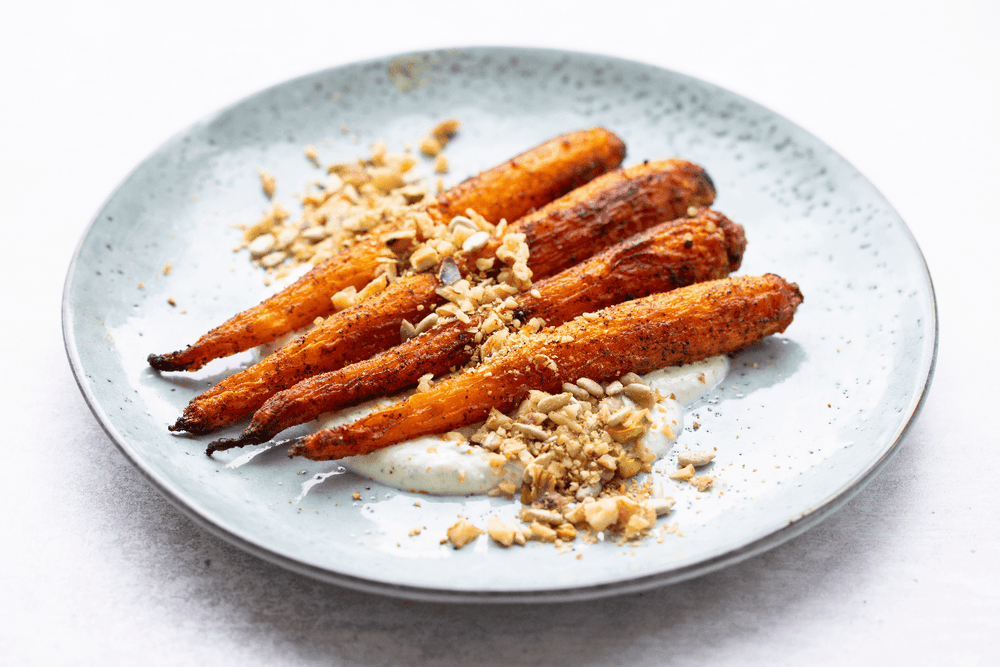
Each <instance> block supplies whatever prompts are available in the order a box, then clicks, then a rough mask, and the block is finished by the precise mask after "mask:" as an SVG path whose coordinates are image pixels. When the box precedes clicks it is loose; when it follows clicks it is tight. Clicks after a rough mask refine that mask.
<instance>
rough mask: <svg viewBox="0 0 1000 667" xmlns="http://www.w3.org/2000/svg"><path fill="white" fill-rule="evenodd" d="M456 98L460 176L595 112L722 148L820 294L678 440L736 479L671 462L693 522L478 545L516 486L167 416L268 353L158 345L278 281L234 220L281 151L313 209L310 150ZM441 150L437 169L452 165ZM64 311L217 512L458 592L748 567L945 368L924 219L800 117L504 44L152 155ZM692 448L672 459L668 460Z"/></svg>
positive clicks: (261, 116) (633, 152)
mask: <svg viewBox="0 0 1000 667" xmlns="http://www.w3.org/2000/svg"><path fill="white" fill-rule="evenodd" d="M447 117H456V118H459V119H461V121H462V123H463V126H462V131H461V133H460V135H459V137H458V138H457V139H456V140H455V141H454V142H453V143H452V144H451V145H450V146H449V148H448V151H447V154H448V157H449V159H450V162H451V176H453V177H454V178H453V182H455V181H457V180H460V179H461V178H464V177H466V176H468V175H470V174H473V173H475V172H477V171H479V170H481V169H485V168H488V167H490V166H492V165H494V164H497V163H499V162H502V161H503V160H505V159H507V158H508V157H510V156H511V155H514V154H516V153H518V152H520V151H522V150H525V149H527V148H529V147H531V146H533V145H535V144H537V143H540V142H541V141H543V140H545V139H548V138H550V137H552V136H555V135H558V134H561V133H563V132H566V131H569V130H573V129H580V128H584V127H590V126H594V125H602V126H604V127H607V128H609V129H611V130H612V131H614V132H615V133H617V134H618V135H619V136H620V137H621V138H622V139H623V140H624V141H625V143H626V144H627V146H628V157H627V158H626V164H634V163H636V162H639V161H641V160H643V159H646V158H662V157H670V156H680V157H684V158H687V159H689V160H692V161H695V162H698V163H699V164H702V165H703V166H705V168H706V169H707V170H708V171H709V173H710V174H711V175H712V178H713V179H714V181H715V183H716V185H717V188H718V193H719V196H718V199H717V201H716V208H718V209H719V210H721V211H722V212H724V213H726V214H727V215H728V216H730V217H731V218H733V219H734V220H736V221H738V222H741V223H742V224H743V225H744V226H745V227H746V230H747V237H748V240H749V246H748V249H747V253H746V256H745V259H744V264H743V268H742V269H741V273H745V274H760V273H765V272H773V273H777V274H779V275H781V276H783V277H785V278H787V279H788V280H792V281H795V282H797V283H798V284H799V286H800V288H801V289H802V292H803V294H804V295H805V303H804V304H803V305H802V307H801V308H800V309H799V311H798V312H797V314H796V316H795V322H794V323H793V324H792V325H791V326H790V327H789V328H788V330H787V331H786V332H785V334H784V335H782V336H779V337H774V338H772V339H769V340H767V341H766V342H765V343H763V344H761V345H758V346H756V347H753V348H752V349H749V350H746V351H744V352H742V353H741V354H738V355H736V356H735V358H734V359H733V364H732V368H731V370H730V373H729V376H728V377H727V378H726V380H725V382H724V383H723V385H722V386H721V387H720V388H719V389H718V390H717V391H715V392H713V393H712V394H711V395H710V396H709V397H707V398H706V399H705V400H704V401H703V402H702V403H701V404H699V405H697V406H696V407H695V408H694V409H693V410H691V411H690V414H689V416H688V418H687V422H686V423H687V426H686V428H685V430H684V432H683V434H682V435H681V437H680V440H679V443H678V445H677V446H676V447H675V449H678V448H691V449H711V450H715V451H716V453H717V459H716V461H715V463H714V465H713V467H712V468H711V471H710V474H712V475H715V476H716V477H717V479H718V482H717V485H716V487H714V488H713V489H712V491H711V492H709V493H701V494H699V493H697V492H696V491H695V490H694V489H693V487H690V485H683V484H677V483H675V482H671V481H669V480H667V481H665V483H666V484H667V489H668V492H669V493H670V495H673V496H674V498H675V499H676V500H677V504H676V506H675V508H674V511H673V513H672V514H671V515H670V516H669V517H667V518H666V519H665V520H664V519H661V524H666V525H670V524H674V523H676V524H677V527H678V528H679V532H678V533H670V534H663V539H662V540H658V539H650V540H647V541H646V542H645V543H644V544H642V545H641V546H637V547H619V546H616V545H615V544H612V543H610V542H599V543H597V544H590V545H586V544H583V543H582V541H580V540H577V541H576V542H575V543H573V544H572V545H571V551H569V552H568V553H560V552H559V551H558V550H557V549H555V548H554V547H553V546H552V545H550V544H545V545H543V544H540V543H530V544H529V545H528V546H527V547H525V548H512V549H503V548H501V547H498V546H496V545H495V544H493V543H492V542H490V541H489V540H488V539H487V538H486V537H482V538H479V540H477V541H476V542H475V543H474V544H472V545H470V546H468V547H466V548H464V549H462V550H460V551H455V550H453V549H451V548H449V547H448V546H443V545H441V544H440V540H441V539H442V538H443V537H444V532H445V529H446V528H447V527H448V526H449V525H451V524H452V523H453V522H454V521H455V519H456V516H457V515H459V514H461V515H464V516H466V517H469V518H470V519H472V520H473V521H474V522H476V523H479V524H480V525H483V524H485V517H487V516H488V515H489V514H490V513H491V512H501V513H511V514H512V513H513V509H514V507H513V504H512V503H509V502H507V501H503V500H498V499H490V498H485V497H434V496H427V495H419V494H412V493H407V492H402V491H398V490H395V489H392V488H388V487H384V486H381V485H378V484H375V483H373V482H370V481H367V480H364V479H361V478H359V477H356V476H354V475H352V474H340V475H333V476H331V477H329V478H327V479H326V480H325V481H324V482H323V483H322V484H318V485H316V486H314V487H312V489H311V490H310V491H309V493H308V494H307V495H305V497H303V498H300V496H301V493H302V484H303V482H305V481H307V480H309V479H311V478H312V477H313V476H314V475H315V474H317V473H325V472H329V471H332V470H335V469H336V466H335V465H331V464H329V463H327V464H318V463H311V462H306V461H299V460H290V459H289V458H287V457H286V456H284V454H283V453H281V452H280V451H278V450H271V451H268V452H265V453H263V454H262V455H260V456H258V457H256V458H254V459H253V460H252V461H251V462H250V463H247V464H246V465H243V466H241V467H238V468H227V467H226V466H225V464H226V463H227V462H228V461H230V460H232V459H234V458H235V457H236V456H238V455H239V452H227V453H224V454H218V455H216V458H214V459H209V458H207V457H206V456H205V455H204V454H203V450H204V446H205V443H206V441H207V440H208V438H202V439H195V438H188V437H178V436H175V435H172V434H170V433H168V432H167V428H166V427H167V425H168V424H169V423H172V422H173V421H174V419H175V418H176V417H177V415H178V414H179V413H180V411H181V409H182V408H183V407H184V405H185V404H186V403H187V402H188V400H190V399H191V398H192V397H193V396H195V395H196V394H198V393H200V392H201V391H203V390H204V389H206V388H208V387H209V386H210V385H211V384H213V382H214V381H216V380H218V379H219V378H220V377H222V376H223V375H225V374H226V373H229V372H232V370H233V369H235V368H238V367H240V366H241V365H242V364H246V363H248V357H247V356H240V357H236V358H231V359H228V360H224V361H217V362H213V364H211V365H210V366H208V367H207V368H205V369H203V370H202V371H201V372H199V373H197V374H194V375H185V374H176V373H175V374H162V375H161V374H159V373H156V372H154V371H152V370H151V369H150V368H149V367H148V366H147V365H146V361H145V359H146V355H147V354H149V353H150V352H164V351H169V350H174V349H177V348H179V347H182V346H183V345H185V344H187V343H189V342H192V341H194V340H195V339H196V338H197V337H198V335H200V334H201V333H203V332H204V331H207V330H208V329H209V328H211V327H213V326H215V325H217V324H219V323H221V322H223V321H224V320H226V319H227V318H228V317H229V316H230V315H231V314H232V313H235V312H236V311H238V310H241V309H243V308H245V307H248V306H250V305H252V304H255V303H257V302H258V301H259V300H260V299H262V298H263V297H264V296H265V295H266V294H267V293H268V292H269V288H266V287H265V286H264V284H263V279H262V274H261V273H260V270H259V269H255V268H253V267H251V266H250V263H249V262H248V258H247V256H246V254H245V251H244V252H242V253H234V252H233V251H232V248H233V247H234V245H236V243H237V242H238V240H239V231H238V230H236V229H234V227H233V225H234V224H236V223H245V222H250V221H254V220H256V219H257V218H258V217H259V216H260V214H261V212H262V211H263V209H264V208H265V207H266V205H267V202H266V200H265V198H264V196H263V194H262V193H261V188H260V182H259V180H258V174H257V170H258V169H259V168H262V167H266V168H267V169H268V170H269V171H270V172H272V173H273V174H274V175H275V176H276V177H277V179H278V184H279V186H278V193H277V197H278V198H279V199H280V200H282V201H284V202H286V203H287V204H289V205H291V204H292V203H293V202H295V201H296V200H295V198H294V192H295V191H296V190H298V191H301V189H302V186H303V185H304V184H305V183H307V182H309V181H311V180H314V179H315V178H317V176H318V174H319V172H318V171H317V169H316V168H315V167H314V166H313V165H312V164H311V163H310V162H309V161H308V160H306V158H305V156H304V148H305V146H307V145H310V144H312V145H315V146H316V147H317V148H318V150H319V154H320V158H321V160H322V161H323V162H324V163H329V162H334V161H338V160H353V159H356V158H357V157H360V156H362V155H365V154H367V152H368V150H369V146H370V145H371V144H372V143H373V142H374V141H376V140H379V139H384V140H385V141H386V142H387V143H388V145H389V147H390V150H397V151H398V150H401V149H402V148H403V146H404V144H406V143H411V144H415V143H416V141H417V140H418V139H419V138H420V137H421V136H423V135H424V134H426V132H427V131H428V130H429V129H430V128H431V127H433V126H434V125H435V124H436V123H437V122H438V121H440V120H441V119H444V118H447ZM421 168H422V169H424V170H425V171H427V172H429V171H430V167H429V163H428V162H427V161H424V162H423V163H422V166H421ZM167 266H170V270H169V272H168V271H165V270H164V269H165V267H167ZM168 300H173V302H174V303H176V306H174V305H171V304H170V303H169V302H168ZM63 308H64V310H63V326H64V332H65V339H66V346H67V350H68V353H69V358H70V362H71V364H72V366H73V370H74V372H75V374H76V377H77V380H78V382H79V384H80V387H81V389H82V391H83V393H84V395H85V396H86V399H87V401H88V402H89V403H90V406H91V408H92V409H93V411H94V414H95V415H96V416H97V418H98V420H100V422H101V424H102V425H103V427H104V428H105V429H106V430H107V432H108V434H109V435H110V437H111V439H112V440H113V441H114V442H115V444H116V445H117V446H118V447H119V448H120V449H121V451H122V453H123V454H124V455H125V456H126V457H127V458H128V459H129V460H130V461H131V462H132V463H133V464H134V465H135V466H136V467H137V468H138V469H139V470H141V471H142V473H143V474H144V475H145V476H146V477H147V478H148V479H149V480H150V482H151V483H152V484H153V485H155V486H156V488H158V489H159V490H160V491H162V492H163V493H164V494H165V495H166V496H167V497H168V498H169V499H170V500H171V501H173V502H174V503H175V504H176V505H177V506H178V507H180V508H181V509H183V510H184V511H185V512H187V513H188V514H189V515H190V516H191V517H192V518H194V519H195V520H196V521H198V522H199V523H200V524H202V525H203V526H205V527H206V528H208V529H209V530H211V531H212V532H214V533H215V534H216V535H218V536H220V537H221V538H223V539H225V540H228V541H230V542H232V543H233V544H235V545H237V546H239V547H241V548H244V549H246V550H248V551H250V552H252V553H254V554H256V555H258V556H260V557H262V558H265V559H268V560H270V561H273V562H275V563H278V564H280V565H282V566H285V567H288V568H291V569H293V570H296V571H298V572H301V573H303V574H306V575H308V576H311V577H314V578H318V579H323V580H326V581H330V582H335V583H338V584H342V585H347V586H352V587H355V588H359V589H363V590H369V591H377V592H381V593H387V594H392V595H398V596H405V597H412V598H423V599H436V600H491V601H499V600H507V601H511V600H530V601H537V600H564V599H573V598H585V597H596V596H600V595H609V594H615V593H619V592H626V591H634V590H640V589H644V588H648V587H650V586H654V585H660V584H664V583H668V582H674V581H678V580H681V579H684V578H688V577H692V576H696V575H699V574H702V573H705V572H708V571H710V570H713V569H716V568H719V567H722V566H725V565H730V564H732V563H735V562H737V561H739V560H741V559H744V558H747V557H748V556H750V555H752V554H755V553H759V552H761V551H763V550H765V549H768V548H771V547H774V546H776V545H777V544H779V543H781V542H783V541H784V540H786V539H788V538H790V537H792V536H794V535H796V534H798V533H800V532H801V531H803V530H805V529H806V528H808V527H810V526H813V525H815V524H816V523H817V522H818V521H819V520H821V519H822V518H823V517H824V516H827V515H828V514H829V513H831V512H832V511H834V510H835V509H836V508H838V507H839V506H840V505H842V504H843V503H844V502H845V501H846V500H847V499H848V498H849V497H850V496H851V495H853V494H854V493H856V492H857V491H858V490H859V489H860V488H861V486H863V484H864V483H865V482H866V481H868V480H869V479H871V477H872V476H874V474H875V473H876V472H877V471H878V470H879V469H880V468H881V466H882V465H883V464H884V463H885V462H886V460H887V459H888V457H889V456H890V455H891V454H892V453H893V451H894V450H895V449H896V448H897V447H898V445H899V442H900V439H901V438H902V436H903V435H904V433H905V431H906V429H907V427H908V425H909V424H910V423H911V421H912V420H913V418H914V416H915V414H916V412H917V410H918V408H919V406H920V403H921V400H922V398H923V395H924V392H925V389H926V387H927V384H928V382H929V381H930V377H931V373H932V369H933V364H934V355H935V348H936V328H937V325H936V319H935V306H934V296H933V290H932V287H931V282H930V277H929V275H928V272H927V268H926V266H925V264H924V262H923V259H922V257H921V254H920V251H919V249H918V248H917V246H916V244H915V242H914V240H913V238H912V237H911V236H910V233H909V231H908V230H907V228H906V226H905V224H904V223H903V222H902V220H900V218H899V216H898V215H897V214H896V213H895V212H894V211H893V210H892V208H891V207H890V206H889V204H888V203H887V202H886V201H885V200H884V199H883V198H882V197H881V196H880V195H879V193H878V192H877V191H876V190H875V188H874V187H872V185H871V184H870V183H869V182H868V181H866V180H865V178H864V177H863V176H861V174H859V173H858V172H857V171H856V170H855V169H854V168H852V167H851V166H850V165H849V164H847V163H846V162H845V161H844V160H843V159H842V158H840V157H839V156H838V155H837V154H836V153H834V152H833V151H832V150H831V149H830V148H828V147H827V146H825V145H824V144H823V143H821V142H820V141H818V140H817V139H816V138H814V137H813V136H811V135H809V134H808V133H807V132H805V131H803V130H802V129H801V128H799V127H797V126H796V125H794V124H792V123H790V122H789V121H787V120H785V119H784V118H782V117H780V116H778V115H776V114H775V113H773V112H771V111H769V110H767V109H765V108H762V107H761V106H759V105H757V104H755V103H753V102H750V101H748V100H747V99H745V98H743V97H740V96H738V95H735V94H733V93H731V92H728V91H726V90H723V89H721V88H718V87H716V86H713V85H710V84H707V83H704V82H702V81H698V80H696V79H692V78H690V77H687V76H683V75H680V74H677V73H674V72H670V71H666V70H663V69H659V68H657V67H653V66H650V65H645V64H640V63H636V62H629V61H625V60H619V59H615V58H611V57H606V56H597V55H588V54H580V53H566V52H561V51H546V50H521V49H505V48H470V49H459V50H453V51H438V52H431V53H421V54H415V55H409V56H403V57H395V58H385V59H381V60H373V61H368V62H363V63H357V64H351V65H346V66H343V67H337V68H334V69H330V70H327V71H323V72H319V73H316V74H311V75H308V76H305V77H302V78H299V79H296V80H293V81H290V82H287V83H284V84H281V85H278V86H275V87H274V88H270V89H268V90H265V91H263V92H261V93H258V94H256V95H253V96H252V97H249V98H247V99H245V100H243V101H240V102H238V103H236V104H234V105H233V106H231V107H229V108H227V109H224V110H223V111H221V112H219V113H217V114H215V115H213V116H211V117H209V118H207V119H205V120H204V121H202V122H200V123H198V124H196V125H195V126H193V127H191V128H189V129H188V130H186V131H184V132H182V133H181V134H180V135H179V136H177V137H175V138H174V139H172V140H170V141H169V142H167V143H166V144H165V145H164V146H163V147H162V148H160V149H159V150H158V151H156V152H155V153H154V154H153V155H152V156H151V157H150V158H149V159H148V160H146V161H145V162H143V163H142V164H141V165H139V167H138V168H136V170H135V171H134V172H133V173H132V174H131V175H130V176H129V177H128V178H127V179H126V180H125V182H124V183H123V184H122V185H121V187H120V188H119V189H118V190H117V191H116V192H115V193H114V194H112V195H111V197H110V198H109V199H108V201H107V203H106V204H105V206H104V207H103V209H102V210H101V211H100V213H99V214H98V215H97V217H96V218H95V220H94V221H93V222H92V224H91V225H90V227H89V228H88V229H87V231H86V233H85V235H84V237H83V239H82V241H81V243H80V246H79V249H78V251H77V253H76V256H75V257H74V259H73V262H72V264H71V265H70V268H69V275H68V278H67V282H66V288H65V296H64V306H63ZM694 422H698V424H699V426H700V427H699V428H697V429H695V428H694ZM233 433H235V429H234V430H231V431H228V432H226V433H224V434H223V435H232V434H233ZM674 466H675V461H673V460H671V459H670V458H669V457H668V458H667V459H666V460H664V461H663V462H661V463H660V464H659V465H658V466H657V469H656V471H655V472H654V474H656V475H657V477H661V478H662V477H665V473H666V472H667V471H669V470H670V469H671V468H672V467H674ZM355 493H358V494H360V499H359V500H355V499H354V497H353V494H355ZM418 504H419V507H418V506H417V505H418ZM418 526H419V527H420V528H421V532H420V533H419V534H417V535H412V536H411V535H409V533H410V532H411V529H413V528H415V527H418ZM577 556H580V557H579V558H577Z"/></svg>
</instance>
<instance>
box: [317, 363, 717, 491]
mask: <svg viewBox="0 0 1000 667" xmlns="http://www.w3.org/2000/svg"><path fill="white" fill-rule="evenodd" d="M728 370H729V358H728V357H726V356H725V355H721V356H717V357H712V358H710V359H706V360H705V361H699V362H695V363H693V364H687V365H685V366H674V367H670V368H664V369H661V370H658V371H654V372H652V373H649V374H648V375H645V376H644V377H643V379H644V380H645V381H646V383H647V384H649V386H651V387H652V388H653V389H655V390H657V391H659V392H660V393H661V394H662V395H664V396H670V395H671V394H673V395H674V396H675V397H676V398H677V400H676V401H675V400H671V399H666V400H664V401H662V402H660V403H659V404H658V405H657V406H656V408H654V409H653V410H652V414H651V418H652V421H653V425H652V427H651V428H650V429H649V433H647V434H646V436H645V438H644V440H643V442H644V443H645V445H646V447H647V448H648V449H649V450H650V451H652V452H653V453H654V454H655V455H656V457H657V458H660V457H662V456H663V455H664V454H666V453H667V451H668V450H669V449H670V447H671V446H672V445H673V443H674V441H675V440H676V436H677V435H680V433H681V430H682V427H683V407H682V406H689V405H691V404H692V403H694V402H695V401H696V400H697V399H698V398H700V397H701V396H702V395H703V394H705V393H706V392H708V391H710V390H711V389H712V388H714V387H715V386H717V385H718V384H719V383H720V382H722V380H723V379H724V378H725V376H726V372H727V371H728ZM622 398H623V399H624V400H625V402H626V403H629V400H628V399H627V398H625V397H624V396H622ZM392 402H393V399H381V400H378V401H370V402H368V403H365V404H362V405H359V406H357V407H356V408H353V409H351V410H346V411H342V412H338V413H331V414H328V415H321V416H320V417H319V423H318V425H317V429H321V428H327V427H330V426H338V425H340V424H344V423H347V422H351V421H354V420H356V419H358V418H360V417H362V416H364V415H366V414H368V413H369V412H371V411H373V410H376V409H379V408H381V407H383V406H387V405H389V404H391V403H392ZM664 426H669V427H670V428H669V429H664ZM665 430H667V431H669V432H672V433H674V434H675V436H674V437H673V438H670V437H668V436H667V435H665V434H664V431H665ZM474 431H475V428H474V427H473V428H469V429H465V430H464V432H466V433H467V434H471V433H473V432H474ZM488 454H489V452H487V451H486V450H484V449H481V448H479V447H476V446H474V445H468V444H458V443H455V442H453V441H446V440H442V439H441V438H440V436H436V435H434V436H424V437H420V438H415V439H413V440H409V441H407V442H403V443H400V444H398V445H393V446H392V447H387V448H385V449H382V450H379V451H377V452H373V453H371V454H366V455H364V456H352V457H349V458H346V459H342V460H341V461H339V462H338V463H340V464H342V465H343V466H344V467H346V468H347V469H348V470H351V471H352V472H355V473H357V474H358V475H361V476H362V477H369V478H371V479H372V480H374V481H376V482H379V483H381V484H386V485H388V486H394V487H396V488H399V489H403V490H405V491H424V492H426V493H437V494H450V495H468V494H480V493H487V492H489V491H490V490H492V489H494V488H496V487H497V485H498V484H499V483H500V482H502V481H504V480H510V481H512V482H514V484H515V485H516V486H518V487H520V485H521V475H522V473H523V472H524V467H523V466H522V465H521V463H520V462H519V461H516V460H515V461H508V462H507V464H506V465H504V466H503V467H502V468H491V467H490V465H489V463H488Z"/></svg>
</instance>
